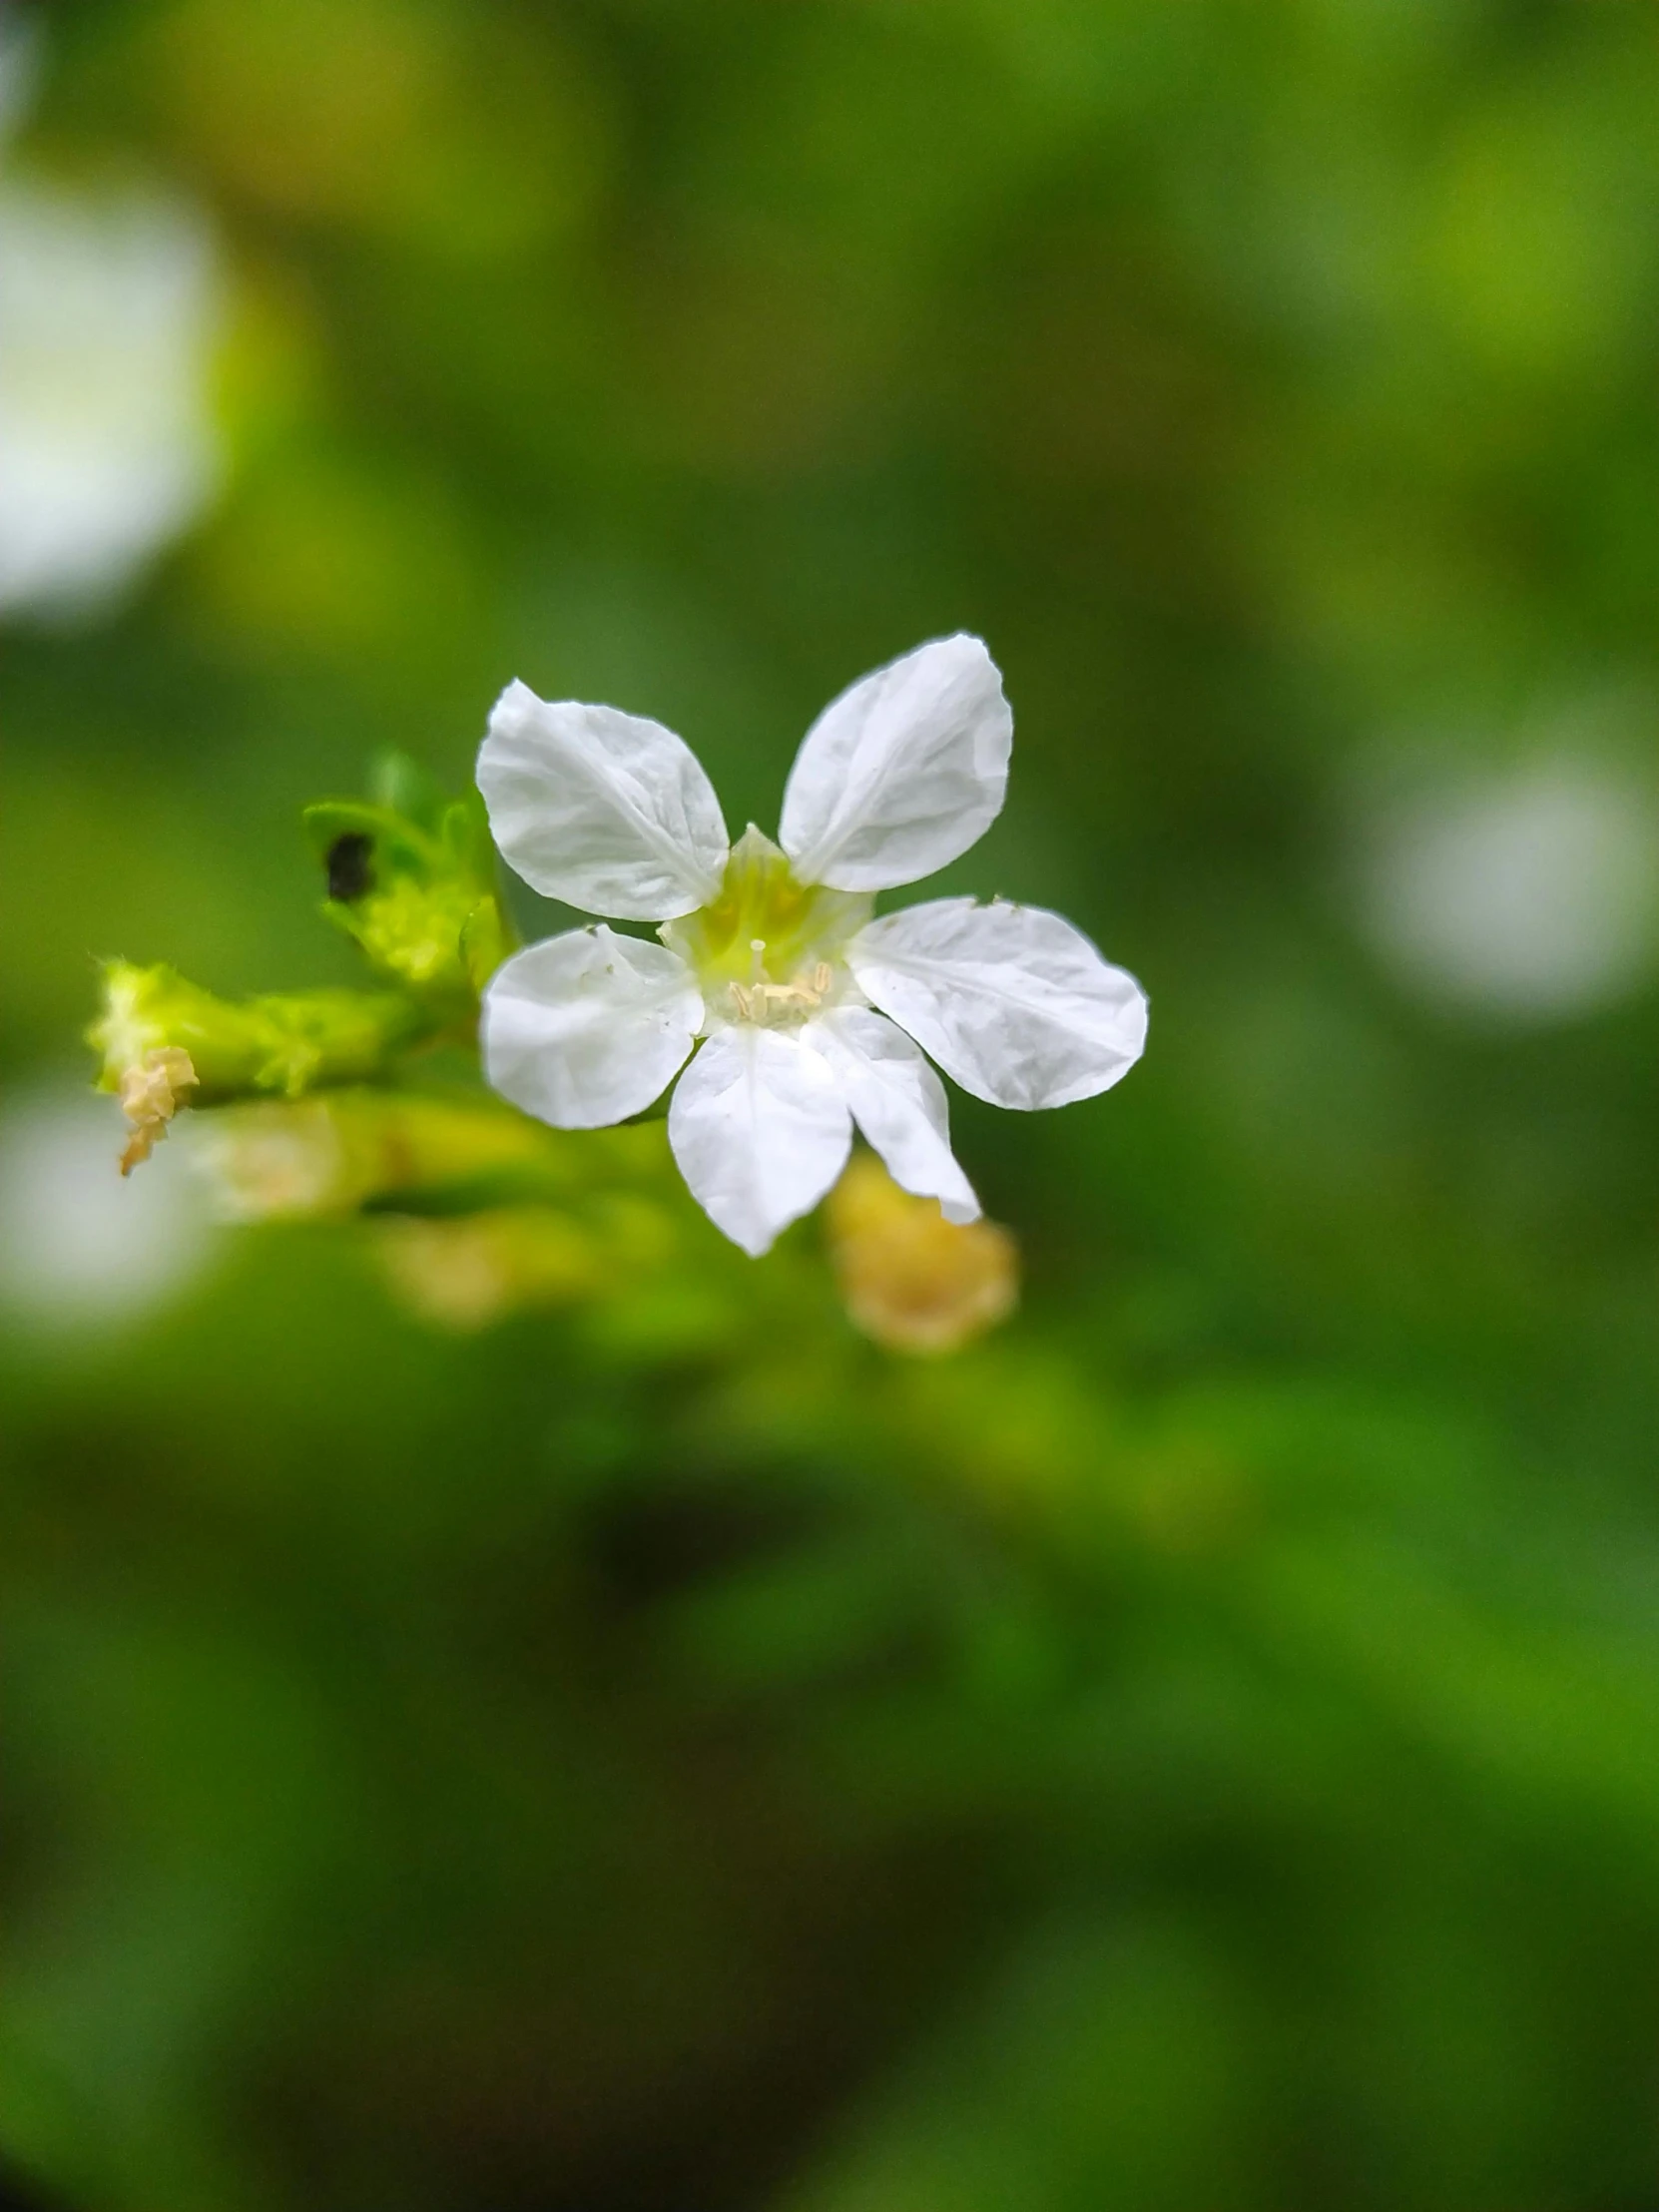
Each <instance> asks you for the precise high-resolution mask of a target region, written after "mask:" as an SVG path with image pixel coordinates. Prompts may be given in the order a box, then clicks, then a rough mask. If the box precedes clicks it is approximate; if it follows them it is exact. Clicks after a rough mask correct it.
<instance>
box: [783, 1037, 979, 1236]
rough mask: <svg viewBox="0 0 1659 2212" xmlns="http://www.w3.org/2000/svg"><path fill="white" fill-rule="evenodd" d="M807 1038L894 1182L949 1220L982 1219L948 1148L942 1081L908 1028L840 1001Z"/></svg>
mask: <svg viewBox="0 0 1659 2212" xmlns="http://www.w3.org/2000/svg"><path fill="white" fill-rule="evenodd" d="M803 1038H804V1041H805V1042H806V1043H808V1044H811V1045H815V1046H816V1047H817V1048H818V1049H819V1050H820V1051H821V1052H823V1054H824V1056H825V1058H826V1059H827V1060H828V1061H829V1062H830V1066H831V1067H832V1068H833V1069H834V1070H835V1072H836V1074H837V1075H838V1076H839V1077H840V1079H841V1083H842V1086H843V1089H844V1092H845V1097H846V1102H847V1104H848V1105H849V1106H850V1107H851V1109H852V1118H853V1120H854V1121H855V1122H856V1123H857V1124H858V1127H859V1128H860V1129H861V1130H862V1131H863V1133H864V1135H865V1136H866V1137H867V1138H868V1139H869V1141H870V1143H871V1144H872V1145H873V1146H874V1147H875V1149H876V1151H877V1152H878V1153H880V1155H881V1158H882V1159H883V1160H884V1161H885V1162H886V1166H887V1172H888V1174H889V1175H890V1176H891V1177H892V1179H893V1181H894V1182H895V1183H897V1184H900V1185H901V1186H902V1187H903V1188H904V1189H905V1190H907V1191H912V1192H914V1194H915V1195H916V1197H917V1198H936V1199H937V1200H938V1201H939V1203H940V1206H941V1207H942V1209H943V1212H944V1218H945V1220H946V1221H953V1222H958V1223H960V1222H968V1221H977V1220H978V1218H979V1201H978V1199H976V1198H975V1197H974V1195H973V1186H972V1184H971V1183H970V1182H969V1181H968V1179H967V1177H966V1176H965V1175H964V1174H963V1173H962V1171H961V1169H960V1168H959V1167H958V1166H957V1164H956V1158H955V1155H954V1154H953V1153H952V1151H951V1149H950V1110H949V1108H948V1106H947V1105H946V1104H945V1096H944V1085H943V1084H942V1083H941V1082H940V1081H939V1079H938V1077H937V1076H936V1075H935V1074H934V1073H933V1070H932V1069H931V1068H930V1067H929V1066H928V1065H927V1062H926V1061H925V1060H924V1059H923V1058H922V1056H921V1051H920V1048H919V1047H918V1046H916V1045H913V1044H912V1043H911V1042H910V1040H909V1038H908V1037H907V1036H905V1034H904V1032H903V1030H902V1029H900V1028H898V1027H896V1026H895V1025H894V1024H893V1023H892V1022H890V1021H888V1020H887V1018H886V1016H885V1015H884V1014H877V1013H874V1012H872V1011H871V1010H870V1008H869V1007H867V1006H842V1007H839V1008H837V1009H836V1010H835V1011H834V1012H833V1013H829V1014H823V1015H821V1016H820V1017H819V1019H818V1020H817V1021H813V1022H809V1023H808V1025H807V1027H806V1029H805V1030H804V1031H803Z"/></svg>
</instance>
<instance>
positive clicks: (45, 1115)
mask: <svg viewBox="0 0 1659 2212" xmlns="http://www.w3.org/2000/svg"><path fill="white" fill-rule="evenodd" d="M122 1134H123V1127H122V1120H121V1115H120V1113H119V1112H118V1110H117V1108H116V1106H115V1104H114V1101H113V1100H110V1099H99V1098H94V1097H92V1096H90V1095H89V1094H88V1093H86V1092H85V1091H75V1090H73V1089H71V1090H40V1091H36V1092H31V1093H27V1094H24V1095H23V1096H20V1097H18V1098H16V1099H14V1100H12V1101H11V1102H10V1103H9V1104H8V1105H7V1107H6V1108H5V1110H4V1112H3V1113H0V1313H3V1314H5V1315H6V1316H7V1317H9V1318H10V1319H11V1320H12V1321H14V1322H25V1323H32V1324H34V1325H36V1326H39V1327H44V1328H50V1329H73V1328H83V1327H98V1326H103V1325H107V1324H108V1323H110V1322H113V1321H117V1320H120V1319H122V1318H124V1317H133V1316H138V1315H142V1314H146V1313H150V1312H153V1311H154V1310H155V1308H156V1307H157V1306H158V1305H160V1304H161V1303H163V1302H164V1301H165V1300H167V1299H169V1298H172V1297H176V1296H177V1295H178V1294H179V1293H181V1292H182V1291H183V1290H185V1289H186V1288H187V1286H188V1285H189V1284H190V1283H191V1282H193V1281H194V1280H195V1278H196V1277H197V1275H198V1274H199V1273H200V1272H201V1270H202V1269H203V1267H204V1266H205V1265H206V1263H207V1261H208V1259H209V1257H210V1254H211V1249H212V1239H213V1231H212V1227H211V1224H210V1220H209V1213H208V1206H207V1203H206V1200H205V1197H204V1195H203V1193H202V1192H201V1190H200V1188H199V1186H198V1183H197V1180H196V1178H194V1177H193V1176H192V1175H191V1173H190V1172H189V1168H188V1165H187V1162H186V1161H185V1159H184V1158H183V1149H184V1148H179V1147H174V1146H169V1147H167V1148H166V1149H165V1150H164V1151H162V1152H160V1153H158V1155H157V1157H156V1159H155V1162H154V1163H153V1165H152V1167H151V1168H150V1169H149V1170H148V1171H147V1172H146V1173H145V1174H143V1175H139V1176H134V1177H132V1178H131V1179H130V1180H128V1181H125V1182H124V1181H123V1180H122V1178H121V1177H120V1176H119V1175H118V1174H117V1173H116V1166H115V1163H116V1155H117V1154H118V1153H119V1151H120V1149H121V1138H122Z"/></svg>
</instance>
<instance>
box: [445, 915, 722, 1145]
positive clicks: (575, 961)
mask: <svg viewBox="0 0 1659 2212" xmlns="http://www.w3.org/2000/svg"><path fill="white" fill-rule="evenodd" d="M702 1021H703V994H702V992H701V991H700V990H699V989H698V987H697V982H696V979H695V977H694V976H693V974H692V971H691V969H690V968H689V967H687V965H686V963H685V961H684V960H682V959H681V957H680V955H679V954H678V953H677V952H671V951H670V950H669V949H668V947H667V945H664V944H652V943H650V942H649V941H648V940H646V939H643V938H640V937H619V936H618V935H617V934H616V933H615V931H614V930H611V929H607V928H606V927H605V926H604V924H603V923H601V924H600V926H599V927H598V928H597V929H570V930H567V931H566V932H565V934H564V935H563V936H562V937H548V938H546V939H545V940H544V941H543V942H542V943H541V944H532V945H527V946H526V947H525V949H524V950H523V951H522V952H515V953H514V954H513V956H512V958H511V959H510V960H508V961H506V962H505V963H504V964H503V965H502V966H501V967H499V968H497V969H496V971H495V973H494V975H493V976H491V978H490V982H489V987H488V989H487V990H486V991H485V992H484V1011H483V1021H482V1027H481V1032H480V1036H481V1043H482V1047H483V1054H484V1071H485V1073H486V1074H487V1075H488V1077H489V1080H490V1082H491V1083H492V1084H493V1085H494V1087H495V1089H496V1090H498V1091H499V1092H500V1093H501V1095H502V1097H503V1098H510V1099H511V1100H512V1102H513V1104H514V1105H515V1106H522V1107H523V1109H524V1111H525V1112H526V1113H527V1114H534V1115H535V1116H536V1118H537V1120H538V1121H550V1122H551V1123H552V1124H553V1126H554V1128H555V1129H603V1128H605V1127H606V1126H607V1124H609V1123H611V1122H613V1121H626V1120H627V1118H628V1116H629V1115H630V1114H640V1113H643V1112H644V1111H645V1109H646V1107H648V1106H649V1105H650V1104H651V1101H652V1100H653V1099H654V1098H660V1097H661V1096H662V1094H663V1092H664V1090H666V1089H667V1087H668V1085H669V1083H670V1082H671V1081H672V1080H673V1077H674V1073H675V1070H676V1069H677V1068H678V1067H680V1066H681V1064H682V1063H683V1062H684V1060H685V1057H686V1054H687V1053H688V1052H689V1051H690V1050H691V1048H692V1040H693V1038H694V1037H695V1036H696V1035H697V1032H698V1029H699V1028H700V1027H701V1026H702Z"/></svg>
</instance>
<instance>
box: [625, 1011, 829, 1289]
mask: <svg viewBox="0 0 1659 2212" xmlns="http://www.w3.org/2000/svg"><path fill="white" fill-rule="evenodd" d="M668 1141H669V1143H670V1144H671V1145H672V1146H673V1147H674V1157H675V1158H676V1159H677V1160H678V1161H679V1163H680V1172H681V1173H682V1175H684V1177H685V1178H686V1181H687V1182H688V1183H689V1184H690V1185H691V1191H692V1196H693V1197H694V1198H695V1199H696V1200H697V1202H698V1204H699V1205H700V1206H701V1207H702V1208H703V1209H704V1211H705V1212H706V1213H707V1214H708V1216H709V1218H710V1220H711V1221H712V1222H713V1223H714V1224H715V1227H716V1228H717V1229H722V1230H724V1231H725V1233H726V1234H727V1236H729V1237H730V1238H731V1239H732V1241H733V1243H734V1244H740V1245H742V1246H743V1248H744V1250H745V1252H748V1253H751V1254H752V1255H753V1256H754V1257H755V1258H757V1259H759V1257H760V1255H761V1254H762V1253H763V1252H765V1251H766V1250H767V1249H768V1247H769V1246H770V1245H771V1243H772V1241H773V1239H774V1238H775V1237H776V1236H777V1235H778V1232H779V1231H780V1230H781V1229H783V1228H785V1227H787V1225H788V1224H789V1223H790V1222H792V1221H794V1220H796V1218H797V1217H798V1216H799V1215H801V1214H805V1213H809V1212H811V1210H812V1208H813V1207H815V1206H816V1205H817V1204H818V1202H819V1200H820V1199H821V1198H822V1197H823V1196H824V1194H825V1192H826V1191H827V1190H828V1189H829V1188H830V1184H831V1183H833V1182H834V1180H835V1178H836V1176H837V1175H839V1174H840V1172H841V1169H842V1168H843V1167H844V1166H845V1165H846V1155H847V1152H848V1150H849V1149H850V1147H851V1143H852V1125H851V1122H850V1120H849V1118H848V1115H847V1110H846V1101H845V1099H844V1098H843V1097H842V1095H841V1088H840V1085H839V1083H838V1082H837V1081H836V1079H835V1076H834V1073H833V1071H832V1069H831V1068H830V1063H829V1062H828V1060H826V1058H825V1057H824V1055H823V1053H821V1052H816V1051H814V1050H813V1049H812V1048H811V1047H810V1046H808V1045H805V1044H803V1043H802V1042H801V1040H800V1038H799V1037H795V1036H791V1035H789V1034H787V1033H786V1032H785V1031H783V1030H779V1029H763V1028H761V1027H759V1026H758V1025H757V1024H755V1023H751V1022H736V1023H734V1024H733V1026H732V1027H731V1028H729V1029H720V1030H717V1031H716V1032H715V1034H714V1035H713V1036H712V1037H710V1038H709V1039H708V1040H707V1041H706V1042H705V1044H704V1046H703V1049H702V1050H701V1051H700V1052H699V1053H698V1055H697V1058H696V1059H695V1060H693V1062H692V1064H691V1066H690V1067H689V1068H687V1070H686V1072H685V1074H684V1075H683V1076H682V1077H681V1078H680V1083H679V1087H678V1088H677V1089H676V1091H675V1093H674V1098H673V1101H672V1103H671V1104H670V1106H669V1110H668Z"/></svg>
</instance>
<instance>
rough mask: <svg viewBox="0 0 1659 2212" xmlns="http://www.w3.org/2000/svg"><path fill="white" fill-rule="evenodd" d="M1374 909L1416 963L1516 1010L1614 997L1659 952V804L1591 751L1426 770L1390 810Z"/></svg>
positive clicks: (1375, 852) (1366, 893)
mask: <svg viewBox="0 0 1659 2212" xmlns="http://www.w3.org/2000/svg"><path fill="white" fill-rule="evenodd" d="M1369 844H1370V849H1369V854H1368V858H1367V864H1366V868H1365V872H1364V878H1363V885H1362V891H1363V906H1362V911H1363V918H1364V920H1365V923H1366V925H1367V927H1368V930H1369V932H1370V934H1371V935H1372V937H1373V938H1374V940H1375V942H1376V943H1377V945H1378V947H1379V949H1380V950H1381V951H1382V952H1383V954H1384V956H1385V957H1386V958H1387V959H1388V960H1389V961H1390V962H1391V963H1392V964H1393V965H1394V966H1395V967H1396V968H1397V969H1398V971H1399V972H1400V974H1401V975H1402V977H1403V978H1404V979H1405V980H1406V981H1408V982H1410V983H1412V984H1414V985H1416V986H1417V987H1419V988H1421V989H1423V990H1425V991H1427V992H1428V993H1429V994H1430V995H1432V996H1435V997H1439V998H1442V999H1445V1000H1448V1001H1450V1002H1452V1003H1455V1004H1461V1005H1464V1006H1467V1007H1470V1008H1477V1009H1480V1010H1483V1011H1486V1012H1488V1013H1492V1014H1496V1015H1500V1016H1504V1017H1508V1018H1511V1019H1516V1020H1525V1021H1537V1022H1545V1021H1552V1020H1564V1019H1567V1018H1569V1017H1571V1016H1573V1015H1576V1014H1582V1013H1588V1012H1591V1011H1593V1010H1594V1009H1595V1008H1597V1007H1599V1006H1603V1005H1606V1004H1609V1003H1610V1002H1611V1001H1613V1000H1614V999H1616V998H1618V997H1620V996H1621V995H1622V994H1624V993H1625V992H1626V991H1628V990H1630V989H1631V988H1632V987H1633V986H1634V985H1636V984H1637V983H1639V982H1640V981H1641V979H1642V978H1643V976H1644V975H1645V974H1646V973H1647V972H1648V971H1649V970H1650V969H1651V967H1652V966H1653V964H1654V959H1655V955H1656V953H1659V814H1656V811H1655V806H1654V800H1653V796H1652V794H1651V793H1650V792H1648V791H1647V790H1646V789H1644V788H1643V787H1642V786H1641V785H1640V784H1638V783H1637V782H1636V780H1635V779H1633V778H1630V777H1627V776H1622V775H1620V774H1619V773H1618V772H1617V771H1616V770H1615V769H1613V768H1611V767H1609V766H1606V765H1604V764H1603V763H1601V762H1599V761H1597V760H1595V759H1593V758H1591V757H1588V756H1586V755H1581V754H1572V753H1568V752H1560V753H1553V754H1548V755H1542V756H1534V757H1533V758H1532V759H1530V760H1528V761H1525V762H1522V763H1519V764H1517V765H1514V766H1511V767H1508V768H1504V769H1500V770H1492V771H1487V772H1485V773H1483V774H1480V775H1465V776H1463V777H1461V778H1457V779H1442V780H1440V781H1439V782H1438V783H1437V784H1436V785H1432V786H1427V787H1424V786H1422V785H1419V786H1418V787H1417V788H1415V789H1414V790H1412V791H1410V792H1408V793H1407V794H1405V795H1402V796H1396V797H1395V798H1393V799H1391V800H1390V801H1388V802H1386V803H1385V804H1384V805H1383V807H1382V808H1381V809H1380V811H1379V814H1378V816H1377V818H1376V820H1375V821H1374V824H1373V828H1372V834H1371V837H1370V839H1369Z"/></svg>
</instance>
